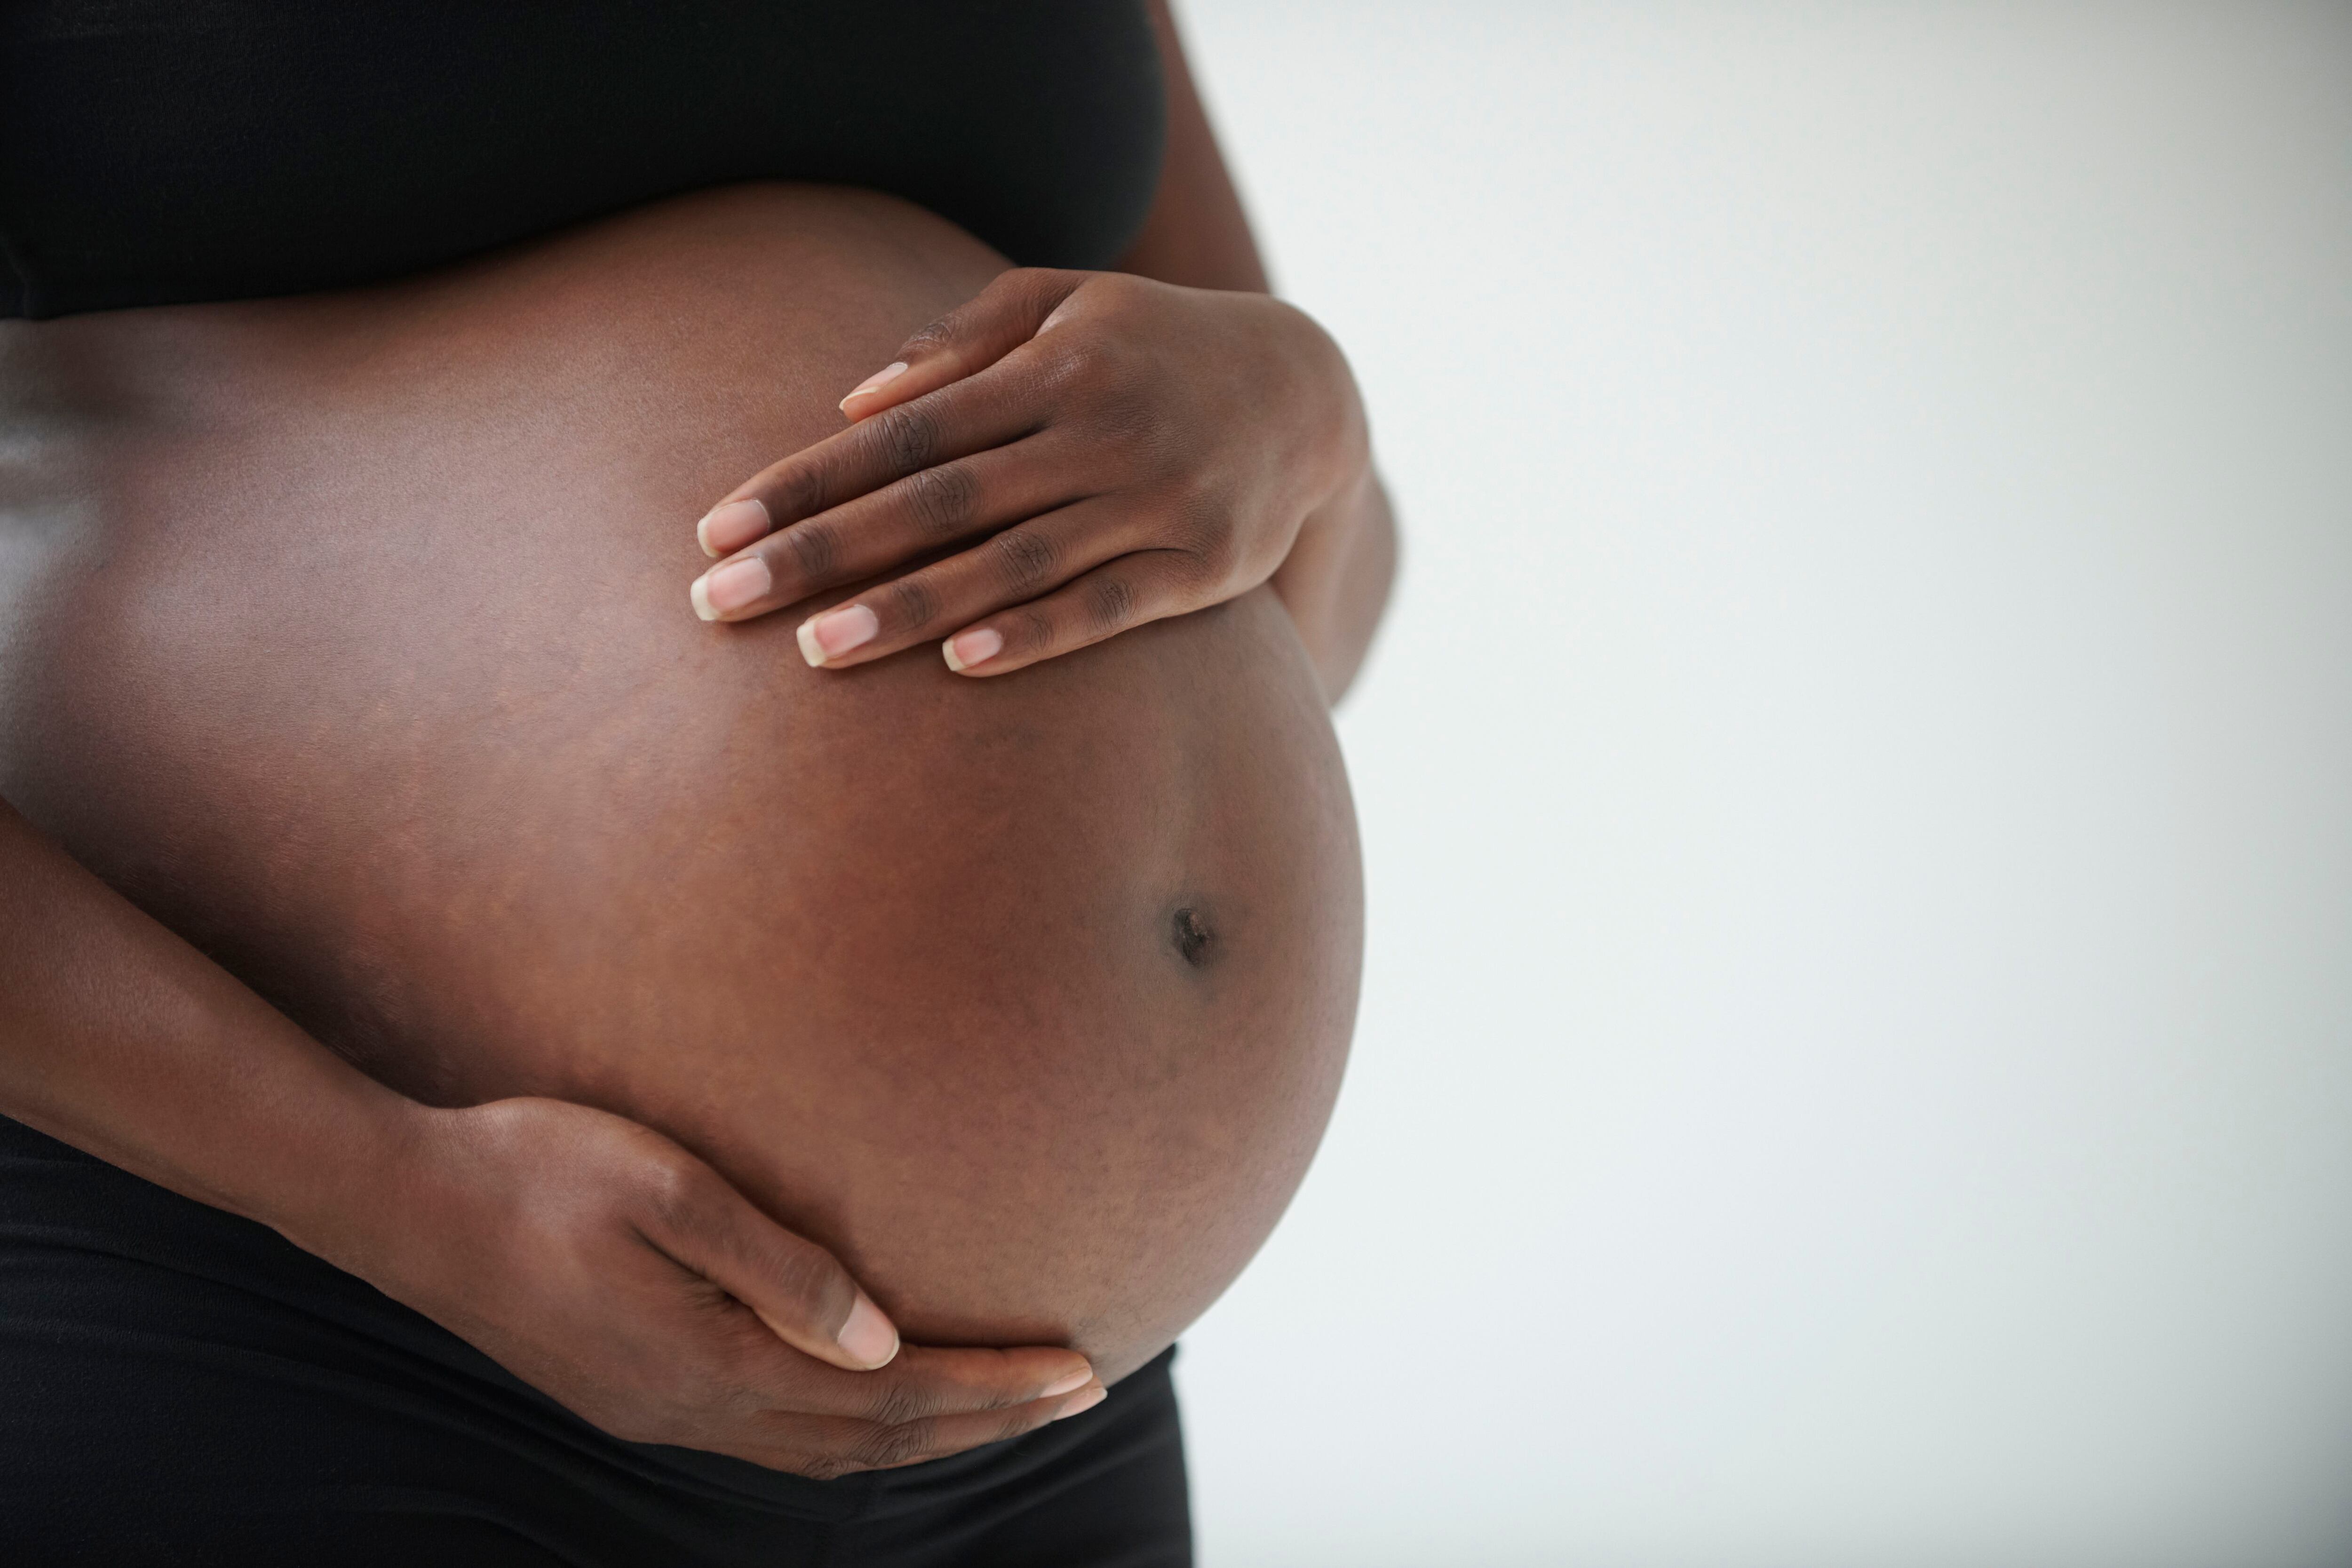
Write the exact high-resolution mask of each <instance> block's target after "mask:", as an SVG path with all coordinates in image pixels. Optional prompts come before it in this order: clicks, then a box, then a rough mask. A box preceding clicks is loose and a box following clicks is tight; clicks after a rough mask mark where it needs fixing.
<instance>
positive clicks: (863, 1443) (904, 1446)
mask: <svg viewBox="0 0 2352 1568" xmlns="http://www.w3.org/2000/svg"><path fill="white" fill-rule="evenodd" d="M931 1443H932V1427H931V1423H929V1421H908V1422H905V1423H903V1424H901V1425H898V1426H876V1427H873V1428H871V1429H870V1430H868V1431H867V1432H866V1434H865V1435H864V1436H861V1437H859V1438H858V1440H857V1442H856V1444H854V1445H853V1446H852V1447H851V1451H850V1456H849V1457H850V1458H851V1459H852V1460H853V1461H854V1462H855V1463H856V1466H857V1468H860V1469H867V1470H887V1469H888V1468H890V1467H892V1466H893V1465H903V1464H905V1463H907V1462H908V1460H910V1459H919V1458H922V1457H923V1456H924V1455H926V1454H928V1453H929V1452H930V1448H931Z"/></svg>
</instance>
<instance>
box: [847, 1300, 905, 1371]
mask: <svg viewBox="0 0 2352 1568" xmlns="http://www.w3.org/2000/svg"><path fill="white" fill-rule="evenodd" d="M834 1340H835V1342H837V1343H838V1344H839V1345H840V1346H841V1348H842V1349H843V1350H845V1351H847V1352H849V1354H850V1357H851V1359H852V1360H854V1361H856V1362H859V1363H863V1364H864V1365H865V1366H866V1368H867V1369H868V1370H869V1371H870V1370H872V1369H873V1368H875V1367H877V1366H887V1365H889V1364H890V1358H891V1357H893V1356H895V1355H897V1354H898V1330H897V1329H895V1328H893V1327H891V1326H890V1320H889V1319H887V1318H886V1317H884V1316H883V1315H882V1309H881V1308H879V1307H877V1306H876V1305H875V1304H874V1303H873V1302H872V1301H869V1300H866V1293H865V1292H864V1291H862V1290H861V1291H859V1292H858V1294H857V1304H856V1306H854V1307H852V1308H850V1309H849V1318H848V1321H845V1322H844V1323H843V1324H842V1325H841V1332H839V1333H837V1334H835V1335H834Z"/></svg>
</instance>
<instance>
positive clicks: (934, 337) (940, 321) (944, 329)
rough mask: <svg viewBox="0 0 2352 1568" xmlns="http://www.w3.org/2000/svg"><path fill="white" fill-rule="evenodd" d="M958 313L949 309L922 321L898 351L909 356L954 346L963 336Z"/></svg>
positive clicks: (936, 351) (938, 351)
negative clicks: (935, 316)
mask: <svg viewBox="0 0 2352 1568" xmlns="http://www.w3.org/2000/svg"><path fill="white" fill-rule="evenodd" d="M958 315H959V312H957V311H953V310H950V311H949V312H948V313H947V314H946V315H944V316H940V317H937V318H935V319H934V320H931V321H926V322H924V323H923V324H922V325H921V326H919V327H918V328H916V329H915V334H914V336H912V337H910V338H908V340H907V342H906V345H905V346H904V347H903V348H902V349H901V350H900V351H899V352H900V353H901V354H902V355H905V356H908V357H911V356H913V355H915V354H923V353H940V352H942V351H945V350H949V349H952V348H954V347H955V346H956V344H957V343H958V342H961V341H962V338H963V323H962V322H961V321H960V320H958V319H957V318H958Z"/></svg>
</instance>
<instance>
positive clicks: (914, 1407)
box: [866, 1383, 940, 1426]
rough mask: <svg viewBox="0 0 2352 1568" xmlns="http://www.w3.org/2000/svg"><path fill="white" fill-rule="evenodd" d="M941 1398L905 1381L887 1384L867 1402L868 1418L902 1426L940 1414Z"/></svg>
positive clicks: (886, 1424) (889, 1424) (880, 1422)
mask: <svg viewBox="0 0 2352 1568" xmlns="http://www.w3.org/2000/svg"><path fill="white" fill-rule="evenodd" d="M939 1406H940V1402H939V1400H938V1399H937V1398H936V1397H934V1396H932V1395H930V1394H925V1393H924V1392H923V1391H922V1390H921V1389H919V1388H915V1387H912V1386H910V1385H908V1384H903V1383H893V1384H885V1385H884V1386H882V1387H881V1388H878V1389H877V1390H876V1391H875V1393H874V1397H873V1398H872V1399H871V1400H870V1401H868V1402H867V1405H866V1419H867V1420H869V1421H872V1422H875V1423H877V1424H878V1425H880V1426H904V1425H906V1424H907V1423H908V1422H909V1421H919V1420H922V1419H923V1418H924V1417H926V1416H929V1415H938V1414H939Z"/></svg>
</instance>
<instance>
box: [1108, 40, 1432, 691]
mask: <svg viewBox="0 0 2352 1568" xmlns="http://www.w3.org/2000/svg"><path fill="white" fill-rule="evenodd" d="M1150 9H1151V30H1152V32H1153V34H1154V35H1155V36H1156V37H1158V38H1159V41H1160V66H1161V70H1162V73H1163V74H1164V75H1165V77H1166V79H1167V89H1168V150H1167V153H1166V154H1165V156H1164V157H1163V158H1162V160H1161V163H1160V193H1159V195H1156V196H1154V197H1153V198H1152V203H1151V211H1150V215H1149V216H1146V217H1145V218H1144V220H1143V230H1142V232H1141V233H1139V234H1138V235H1137V236H1136V237H1135V243H1134V244H1133V245H1131V246H1129V247H1128V250H1127V254H1126V255H1125V256H1122V257H1120V258H1119V260H1118V269H1119V270H1120V271H1121V272H1132V273H1135V274H1137V275H1138V276H1139V277H1144V278H1156V279H1159V280H1160V282H1162V283H1181V284H1183V285H1184V286H1186V287H1187V288H1192V289H1234V290H1236V291H1239V292H1242V293H1251V294H1267V293H1271V292H1273V288H1272V285H1271V284H1269V283H1268V281H1267V279H1266V273H1265V260H1264V258H1261V257H1260V256H1259V255H1258V248H1257V237H1256V236H1255V234H1253V233H1251V232H1250V223H1249V215H1248V214H1247V213H1246V212H1244V210H1243V208H1242V198H1241V194H1240V193H1239V192H1238V191H1236V190H1234V180H1233V175H1232V174H1231V173H1230V172H1229V171H1228V170H1227V169H1226V168H1225V155H1224V153H1223V150H1222V149H1220V148H1219V147H1218V145H1217V134H1216V132H1215V131H1214V130H1213V128H1212V127H1211V126H1210V124H1209V112H1208V110H1207V109H1206V108H1205V107H1204V106H1203V105H1202V102H1201V94H1200V89H1198V88H1196V87H1194V86H1193V84H1192V63H1191V61H1190V60H1189V59H1188V58H1186V56H1185V53H1184V41H1183V39H1182V37H1180V36H1179V35H1178V33H1177V31H1176V18H1175V16H1173V15H1172V14H1171V12H1170V10H1169V7H1168V0H1151V6H1150ZM1396 563H1397V534H1396V519H1395V517H1394V515H1393V514H1392V513H1391V511H1390V510H1389V498H1388V491H1387V490H1386V489H1383V488H1382V487H1381V481H1380V476H1379V475H1378V474H1376V473H1374V472H1373V471H1372V465H1371V462H1370V456H1369V454H1367V457H1366V459H1365V462H1364V467H1363V475H1362V478H1361V479H1360V482H1359V483H1358V484H1357V485H1356V486H1355V488H1353V489H1349V490H1347V491H1345V492H1343V493H1342V494H1341V495H1340V496H1338V497H1336V498H1334V499H1333V500H1332V501H1331V502H1329V503H1328V505H1327V506H1326V507H1325V508H1324V509H1323V510H1320V511H1318V513H1317V514H1316V515H1314V516H1313V517H1311V518H1309V519H1308V521H1307V525H1306V526H1305V527H1303V528H1301V529H1300V530H1299V535H1298V539H1297V542H1295V543H1294V544H1292V546H1291V547H1290V553H1289V554H1288V555H1287V556H1286V557H1284V559H1283V563H1282V564H1281V566H1279V567H1278V568H1276V571H1275V574H1274V578H1273V582H1274V591H1275V592H1276V594H1279V595H1282V602H1283V604H1284V605H1286V606H1287V607H1288V609H1289V611H1290V616H1291V619H1292V620H1294V621H1296V622H1297V625H1298V635H1299V637H1300V638H1301V639H1302V640H1303V641H1304V642H1305V643H1306V644H1307V652H1308V654H1309V655H1311V656H1312V657H1313V658H1314V660H1315V668H1316V669H1317V671H1318V673H1319V674H1320V675H1321V676H1322V678H1323V689H1324V690H1325V692H1326V693H1328V695H1329V697H1330V699H1331V700H1332V701H1334V702H1337V701H1338V700H1339V698H1340V695H1341V694H1342V693H1343V692H1345V691H1346V690H1347V689H1348V688H1349V686H1350V685H1352V684H1353V683H1354V681H1355V679H1356V672H1357V670H1359V669H1360V668H1362V666H1363V662H1364V655H1365V653H1366V652H1367V651H1369V650H1370V647H1371V642H1372V633H1373V632H1374V631H1375V630H1376V629H1378V627H1379V626H1380V623H1381V613H1382V612H1383V611H1384V610H1386V609H1387V607H1388V600H1389V590H1390V588H1391V585H1392V584H1394V582H1395V580H1396Z"/></svg>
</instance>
